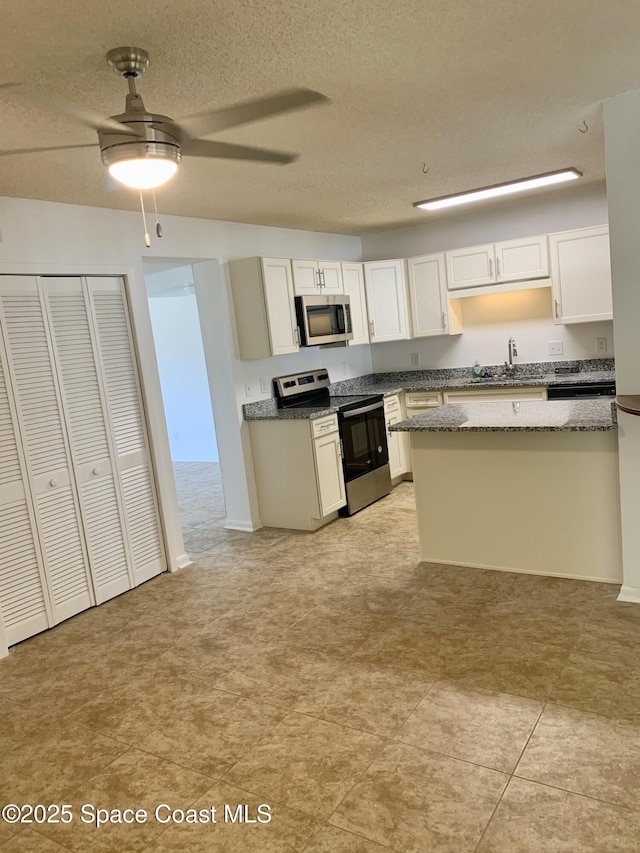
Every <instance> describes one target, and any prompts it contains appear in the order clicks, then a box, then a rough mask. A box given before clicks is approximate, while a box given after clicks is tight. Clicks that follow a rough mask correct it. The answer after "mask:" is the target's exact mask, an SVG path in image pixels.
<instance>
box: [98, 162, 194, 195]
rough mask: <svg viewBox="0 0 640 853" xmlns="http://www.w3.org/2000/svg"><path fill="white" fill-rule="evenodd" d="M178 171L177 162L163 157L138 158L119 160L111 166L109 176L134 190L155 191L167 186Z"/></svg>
mask: <svg viewBox="0 0 640 853" xmlns="http://www.w3.org/2000/svg"><path fill="white" fill-rule="evenodd" d="M177 171H178V164H177V162H176V161H175V160H167V159H164V158H163V157H136V158H132V159H131V160H118V161H116V162H115V163H111V165H110V166H109V174H110V175H111V177H112V178H115V179H116V181H118V182H119V183H121V184H124V186H125V187H130V188H131V189H133V190H153V189H156V188H157V187H161V186H162V185H163V184H166V183H167V181H169V180H171V178H172V177H173V176H174V175H175V173H176V172H177Z"/></svg>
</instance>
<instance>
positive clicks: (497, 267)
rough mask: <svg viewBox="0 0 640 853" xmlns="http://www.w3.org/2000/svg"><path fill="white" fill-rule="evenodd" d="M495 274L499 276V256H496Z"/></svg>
mask: <svg viewBox="0 0 640 853" xmlns="http://www.w3.org/2000/svg"><path fill="white" fill-rule="evenodd" d="M496 275H497V276H500V258H496Z"/></svg>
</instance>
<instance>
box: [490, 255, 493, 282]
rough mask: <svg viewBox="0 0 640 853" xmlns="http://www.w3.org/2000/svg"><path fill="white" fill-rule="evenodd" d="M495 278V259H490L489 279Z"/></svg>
mask: <svg viewBox="0 0 640 853" xmlns="http://www.w3.org/2000/svg"><path fill="white" fill-rule="evenodd" d="M492 277H493V258H489V278H492Z"/></svg>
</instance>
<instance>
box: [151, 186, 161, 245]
mask: <svg viewBox="0 0 640 853" xmlns="http://www.w3.org/2000/svg"><path fill="white" fill-rule="evenodd" d="M151 195H152V196H153V209H154V211H155V214H156V234H157V235H158V237H162V225H160V221H159V219H158V205H157V204H156V192H155V190H151Z"/></svg>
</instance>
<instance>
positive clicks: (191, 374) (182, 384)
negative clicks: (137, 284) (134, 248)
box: [144, 259, 228, 554]
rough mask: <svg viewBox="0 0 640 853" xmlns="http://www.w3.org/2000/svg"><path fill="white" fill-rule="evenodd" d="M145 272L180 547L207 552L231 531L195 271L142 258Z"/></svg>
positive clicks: (177, 263) (180, 264) (187, 266)
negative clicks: (181, 539)
mask: <svg viewBox="0 0 640 853" xmlns="http://www.w3.org/2000/svg"><path fill="white" fill-rule="evenodd" d="M144 274H145V284H146V289H147V298H148V302H149V313H150V316H151V327H152V331H153V339H154V345H155V350H156V359H157V363H158V372H159V375H160V387H161V390H162V400H163V404H164V411H165V417H166V423H167V432H168V435H169V447H170V450H171V461H172V464H173V470H174V475H175V482H176V491H177V495H178V506H179V510H180V520H181V524H182V533H183V538H184V544H185V549H186V551H187V553H190V554H200V553H205V552H206V551H207V550H208V549H209V548H210V547H214V546H215V545H216V544H217V543H218V542H219V541H220V539H221V538H224V537H225V535H228V534H226V533H225V531H224V524H225V520H226V507H225V500H224V489H223V483H222V474H221V471H220V457H219V453H218V442H217V438H216V428H215V422H214V417H213V410H212V405H211V390H210V384H209V377H208V374H207V367H206V363H205V355H204V349H203V342H202V332H201V327H200V317H199V314H198V303H197V300H196V287H195V283H194V276H193V267H192V266H191V264H189V263H185V261H184V260H180V259H176V260H175V261H145V263H144Z"/></svg>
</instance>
